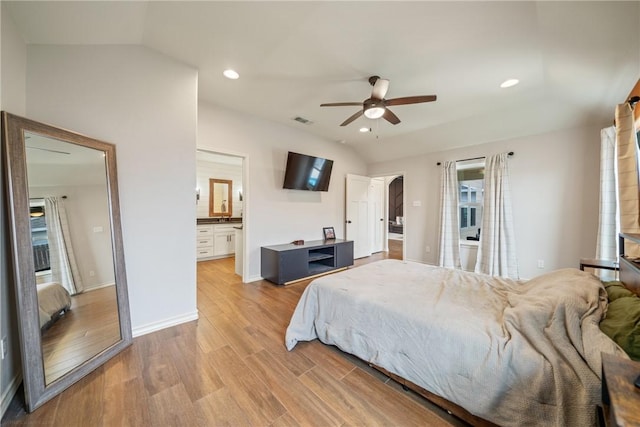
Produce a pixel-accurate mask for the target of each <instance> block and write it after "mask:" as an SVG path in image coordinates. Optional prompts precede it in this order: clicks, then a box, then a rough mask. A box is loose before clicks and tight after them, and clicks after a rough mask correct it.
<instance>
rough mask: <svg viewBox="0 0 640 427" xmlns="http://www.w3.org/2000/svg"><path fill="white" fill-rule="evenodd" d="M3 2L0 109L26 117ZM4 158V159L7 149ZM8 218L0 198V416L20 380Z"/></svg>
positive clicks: (21, 71)
mask: <svg viewBox="0 0 640 427" xmlns="http://www.w3.org/2000/svg"><path fill="white" fill-rule="evenodd" d="M4 9H5V4H4V3H0V14H1V15H2V16H0V18H1V21H0V22H1V23H2V25H1V26H0V38H1V49H0V88H1V89H0V109H1V110H4V111H9V112H10V113H13V114H17V115H21V116H23V115H25V105H26V67H27V51H26V45H25V43H24V41H22V39H21V38H20V36H19V35H18V32H17V30H16V27H15V25H14V23H13V21H12V20H11V18H10V16H9V14H8V13H7V12H6V10H4ZM2 151H3V156H4V150H2ZM4 186H5V183H4V170H3V162H0V188H2V189H3V191H4ZM7 221H8V217H7V206H6V205H5V198H4V197H0V227H2V228H1V230H2V233H1V234H2V238H0V338H2V337H7V341H8V343H9V353H8V357H7V358H5V359H4V360H1V361H0V417H1V416H2V414H3V413H4V411H5V410H6V408H7V406H8V404H9V402H10V401H11V398H12V397H13V395H14V393H15V391H16V389H17V387H18V385H19V381H20V379H21V371H20V352H19V347H20V343H19V337H18V326H17V317H16V309H15V306H16V305H15V293H14V289H13V283H12V282H11V281H10V278H9V267H10V265H11V262H12V261H11V253H10V249H9V235H8V234H9V233H8V224H7Z"/></svg>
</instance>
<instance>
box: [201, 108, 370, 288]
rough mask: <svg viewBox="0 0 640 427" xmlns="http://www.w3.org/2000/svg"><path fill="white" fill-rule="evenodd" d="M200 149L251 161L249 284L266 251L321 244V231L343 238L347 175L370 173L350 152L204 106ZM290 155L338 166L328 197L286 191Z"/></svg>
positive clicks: (247, 225)
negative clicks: (299, 241) (300, 242)
mask: <svg viewBox="0 0 640 427" xmlns="http://www.w3.org/2000/svg"><path fill="white" fill-rule="evenodd" d="M301 126H303V125H301ZM198 147H199V148H202V149H205V150H210V151H218V152H226V153H229V154H240V155H244V156H246V162H245V168H247V171H248V180H247V181H246V182H244V183H243V185H244V213H243V220H244V224H245V233H246V239H247V246H248V256H249V270H248V276H249V280H253V279H257V278H259V277H260V247H261V246H265V245H274V244H281V243H289V242H291V241H293V240H295V239H304V240H318V239H322V227H327V226H333V227H334V228H335V230H336V234H337V237H340V238H342V237H344V205H345V179H346V174H347V173H355V174H363V173H365V171H366V166H365V164H364V162H363V161H362V160H361V159H360V158H359V157H358V156H357V155H356V154H355V153H354V152H353V150H351V148H350V147H349V146H346V145H342V144H339V143H336V142H331V141H326V140H323V139H321V138H318V137H315V136H312V135H310V134H307V133H305V132H303V131H298V130H296V129H293V128H290V127H287V126H283V125H280V124H276V123H273V122H269V121H266V120H261V119H257V118H255V117H251V116H247V115H244V114H240V113H236V112H233V111H230V110H224V109H221V108H218V107H216V106H213V105H210V104H207V103H203V102H201V103H200V106H199V110H198ZM288 151H296V152H299V153H303V154H309V155H312V156H319V157H325V158H328V159H331V160H333V161H334V164H333V171H332V174H331V182H330V185H329V191H328V192H311V191H300V190H284V189H283V188H282V182H283V179H284V169H285V165H286V162H287V152H288Z"/></svg>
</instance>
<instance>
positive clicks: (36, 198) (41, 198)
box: [29, 196, 67, 200]
mask: <svg viewBox="0 0 640 427" xmlns="http://www.w3.org/2000/svg"><path fill="white" fill-rule="evenodd" d="M45 197H48V196H44V197H29V200H44V199H45ZM60 197H62V198H63V199H66V198H67V196H60Z"/></svg>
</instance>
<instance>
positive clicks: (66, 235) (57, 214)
mask: <svg viewBox="0 0 640 427" xmlns="http://www.w3.org/2000/svg"><path fill="white" fill-rule="evenodd" d="M44 203H45V212H46V213H47V239H48V240H49V261H50V263H51V277H52V281H54V282H57V283H59V284H60V285H62V286H63V287H64V288H65V289H66V290H67V291H69V293H70V294H71V295H75V294H78V293H80V292H82V291H83V286H82V280H81V279H80V271H79V270H78V266H77V264H76V259H75V255H74V253H73V248H72V246H71V234H70V232H69V222H68V220H67V211H66V210H65V208H64V203H63V202H62V201H61V200H58V198H57V197H45V199H44Z"/></svg>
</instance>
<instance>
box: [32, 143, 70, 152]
mask: <svg viewBox="0 0 640 427" xmlns="http://www.w3.org/2000/svg"><path fill="white" fill-rule="evenodd" d="M25 147H26V148H31V149H32V150H42V151H49V152H50V153H58V154H71V153H67V152H66V151H58V150H52V149H50V148H40V147H29V146H28V145H26V146H25Z"/></svg>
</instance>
